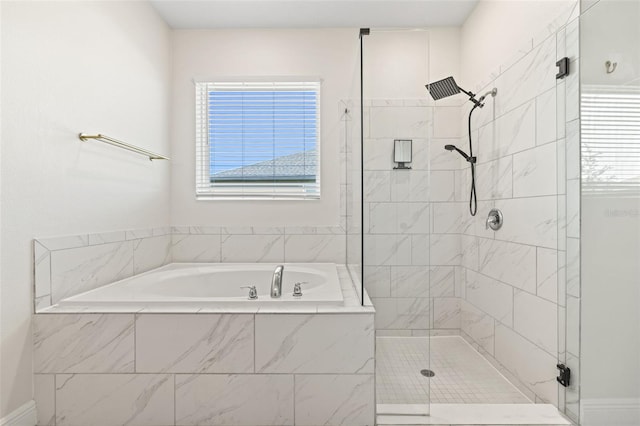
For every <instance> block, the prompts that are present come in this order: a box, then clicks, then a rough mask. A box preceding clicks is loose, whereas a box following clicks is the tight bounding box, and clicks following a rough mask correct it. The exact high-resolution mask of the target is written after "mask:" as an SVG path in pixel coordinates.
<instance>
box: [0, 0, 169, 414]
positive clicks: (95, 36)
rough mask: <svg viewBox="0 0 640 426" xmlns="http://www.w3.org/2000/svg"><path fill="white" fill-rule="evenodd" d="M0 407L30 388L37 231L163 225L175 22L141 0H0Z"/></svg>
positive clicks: (8, 407)
mask: <svg viewBox="0 0 640 426" xmlns="http://www.w3.org/2000/svg"><path fill="white" fill-rule="evenodd" d="M2 6H3V11H2V67H3V68H2V87H3V88H4V91H3V92H2V122H3V127H2V150H3V152H2V196H3V197H2V228H1V235H2V241H1V243H2V246H3V247H11V250H4V251H3V252H2V262H1V267H2V276H1V281H0V283H1V287H0V289H1V291H2V298H1V304H2V318H1V321H0V322H1V327H2V334H1V336H2V340H1V341H0V345H1V347H0V350H1V354H2V366H1V367H2V379H1V394H2V397H1V401H0V402H1V404H0V417H2V416H4V415H6V414H7V413H9V412H11V411H12V410H14V409H15V408H17V407H19V406H20V405H21V404H23V403H24V402H25V401H28V400H30V399H32V396H33V395H32V386H31V382H32V341H31V328H30V323H31V312H32V304H33V299H32V281H33V277H32V275H33V272H32V268H33V266H32V239H33V238H34V237H36V236H38V237H41V236H50V235H64V234H79V233H83V232H85V233H86V232H100V231H107V230H115V229H129V228H141V227H145V228H146V227H152V226H167V225H168V224H169V210H168V206H169V194H168V191H167V188H168V186H169V166H168V164H167V163H164V162H159V161H158V162H153V163H151V162H149V161H148V160H147V159H145V158H144V157H141V156H138V155H136V154H133V153H128V152H125V151H122V150H119V149H117V148H114V147H110V146H107V145H103V144H98V143H92V142H87V143H81V142H80V141H79V140H78V138H77V133H79V132H104V133H105V134H108V135H110V136H113V137H116V138H120V139H123V140H125V141H127V142H130V143H133V144H138V145H141V146H143V147H145V148H148V149H150V150H153V151H158V152H161V153H166V152H168V151H169V142H168V140H169V132H168V129H169V89H168V88H169V86H170V83H171V81H170V72H171V67H170V47H171V46H170V40H169V37H170V32H169V30H168V27H167V26H166V24H165V23H164V22H163V21H162V20H161V19H160V18H159V17H158V16H157V15H156V12H155V11H154V10H153V9H152V7H151V6H150V5H148V4H146V3H142V2H3V4H2Z"/></svg>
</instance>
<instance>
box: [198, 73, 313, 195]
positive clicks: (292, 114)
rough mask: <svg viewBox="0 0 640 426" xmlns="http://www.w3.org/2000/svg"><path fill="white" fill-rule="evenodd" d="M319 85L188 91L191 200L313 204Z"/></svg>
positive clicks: (206, 86) (218, 85)
mask: <svg viewBox="0 0 640 426" xmlns="http://www.w3.org/2000/svg"><path fill="white" fill-rule="evenodd" d="M319 152H320V82H319V81H313V82H231V83H229V82H198V83H196V196H197V197H198V198H252V199H254V198H270V199H318V198H320V156H319Z"/></svg>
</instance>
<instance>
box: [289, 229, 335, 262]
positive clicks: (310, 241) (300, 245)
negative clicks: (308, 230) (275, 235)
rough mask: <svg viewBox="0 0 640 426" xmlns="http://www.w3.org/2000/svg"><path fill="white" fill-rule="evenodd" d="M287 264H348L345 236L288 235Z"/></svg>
mask: <svg viewBox="0 0 640 426" xmlns="http://www.w3.org/2000/svg"><path fill="white" fill-rule="evenodd" d="M284 261H285V262H332V263H338V264H344V263H345V262H346V245H345V236H344V235H287V236H286V237H285V240H284Z"/></svg>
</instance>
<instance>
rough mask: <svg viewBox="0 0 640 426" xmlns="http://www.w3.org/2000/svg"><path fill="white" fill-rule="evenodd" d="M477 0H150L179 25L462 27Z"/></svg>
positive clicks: (180, 27)
mask: <svg viewBox="0 0 640 426" xmlns="http://www.w3.org/2000/svg"><path fill="white" fill-rule="evenodd" d="M477 2H478V0H413V1H405V0H386V1H382V0H195V1H194V0H151V3H152V4H153V6H154V7H155V8H156V10H157V11H158V12H159V13H160V15H161V16H162V17H163V19H164V20H165V21H166V22H167V23H168V24H169V25H170V26H171V27H172V28H176V29H207V28H322V27H348V28H354V27H356V28H357V27H371V28H396V27H399V28H422V27H443V26H460V25H462V24H463V23H464V21H465V20H466V18H467V17H468V16H469V14H470V13H471V11H472V10H473V8H474V7H475V5H476V3H477Z"/></svg>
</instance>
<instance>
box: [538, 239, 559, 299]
mask: <svg viewBox="0 0 640 426" xmlns="http://www.w3.org/2000/svg"><path fill="white" fill-rule="evenodd" d="M536 253H537V265H536V285H537V290H536V294H537V295H538V296H539V297H542V298H543V299H547V300H549V301H551V302H554V303H556V302H557V301H558V252H557V251H556V250H552V249H546V248H542V247H537V248H536Z"/></svg>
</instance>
